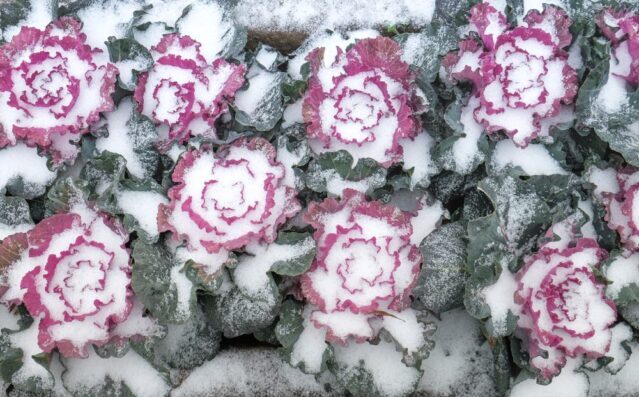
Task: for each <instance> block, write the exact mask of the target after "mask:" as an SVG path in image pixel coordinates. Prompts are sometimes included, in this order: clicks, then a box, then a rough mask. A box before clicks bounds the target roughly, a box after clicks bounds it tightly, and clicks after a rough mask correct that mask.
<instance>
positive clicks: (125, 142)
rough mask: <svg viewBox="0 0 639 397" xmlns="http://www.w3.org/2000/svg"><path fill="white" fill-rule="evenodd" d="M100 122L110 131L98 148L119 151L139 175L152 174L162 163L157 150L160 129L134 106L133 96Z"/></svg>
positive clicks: (113, 151)
mask: <svg viewBox="0 0 639 397" xmlns="http://www.w3.org/2000/svg"><path fill="white" fill-rule="evenodd" d="M99 126H102V127H104V128H105V129H106V135H105V136H102V137H99V138H98V139H97V140H96V142H95V147H96V150H97V151H98V152H99V153H100V152H104V151H108V152H111V153H117V154H119V155H121V156H122V157H124V159H125V160H126V168H127V170H128V171H129V172H130V173H131V175H133V176H135V177H137V178H148V177H150V176H152V175H153V174H154V172H155V170H156V169H157V167H158V161H159V154H158V153H157V152H156V151H155V147H154V144H155V141H156V140H157V137H158V135H157V131H156V129H155V125H154V124H153V122H152V121H151V120H149V119H148V118H146V117H145V116H142V115H141V114H140V113H138V112H137V111H136V110H135V108H134V103H133V101H132V100H131V98H130V97H129V98H124V99H122V100H121V101H120V103H119V104H118V108H117V109H116V110H115V111H113V112H110V113H107V114H106V115H105V119H104V121H103V122H101V124H99Z"/></svg>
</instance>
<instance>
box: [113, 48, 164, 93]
mask: <svg viewBox="0 0 639 397" xmlns="http://www.w3.org/2000/svg"><path fill="white" fill-rule="evenodd" d="M106 47H107V50H108V51H109V58H110V59H111V62H113V63H115V64H116V65H117V66H118V68H119V69H120V73H119V75H118V83H119V84H120V87H122V88H123V89H125V90H128V91H133V90H135V86H136V84H137V80H138V78H137V77H138V75H139V74H140V73H141V72H145V71H147V70H150V69H151V67H153V57H152V56H151V53H150V52H149V50H147V49H146V47H144V46H143V45H142V44H140V43H138V42H137V41H135V40H134V39H131V38H123V39H116V38H115V37H109V40H108V41H107V43H106Z"/></svg>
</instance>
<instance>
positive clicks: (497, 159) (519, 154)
mask: <svg viewBox="0 0 639 397" xmlns="http://www.w3.org/2000/svg"><path fill="white" fill-rule="evenodd" d="M490 166H491V167H492V168H493V169H494V170H495V171H497V172H500V171H502V170H504V169H506V168H510V167H518V168H520V169H521V170H522V171H523V172H524V173H525V174H526V175H554V174H560V175H566V174H567V173H568V172H567V171H566V170H565V169H564V168H563V167H562V166H561V164H560V163H559V162H558V161H557V160H556V159H555V158H553V157H552V155H551V154H550V152H549V151H548V149H546V147H545V146H544V145H543V144H529V145H528V146H526V147H525V148H519V147H517V146H516V145H515V144H514V143H513V141H511V140H503V141H499V142H498V143H497V144H496V145H495V149H494V150H493V152H492V155H491V157H490Z"/></svg>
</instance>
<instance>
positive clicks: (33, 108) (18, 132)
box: [0, 17, 117, 164]
mask: <svg viewBox="0 0 639 397" xmlns="http://www.w3.org/2000/svg"><path fill="white" fill-rule="evenodd" d="M80 29H81V24H80V22H78V21H77V20H75V19H73V18H70V17H63V18H60V19H59V20H57V21H55V22H52V23H51V24H49V25H48V26H47V27H46V28H45V29H44V30H40V29H36V28H31V27H22V29H21V30H20V32H19V33H18V34H16V35H15V36H13V38H12V39H11V41H10V42H8V43H6V44H4V45H2V46H0V103H1V104H2V112H0V148H1V147H5V146H12V145H15V144H16V143H17V142H18V141H19V140H21V141H24V142H26V143H27V144H28V145H30V146H35V145H37V146H40V147H42V148H45V149H47V150H48V151H49V152H50V153H51V154H52V155H53V159H54V162H55V163H56V164H59V163H61V162H63V161H70V160H72V159H74V158H75V156H76V154H77V148H76V146H75V145H73V144H72V143H73V142H77V141H78V140H79V139H80V136H81V135H82V134H84V133H86V132H87V131H88V129H89V126H90V125H91V124H92V123H94V122H96V121H97V120H98V119H99V117H100V112H104V111H110V110H113V108H114V105H113V100H112V99H111V94H112V93H113V92H114V91H115V81H116V75H117V68H116V67H115V66H114V65H112V64H110V63H104V62H102V61H101V59H103V57H102V56H100V53H101V52H102V51H101V50H99V49H97V48H91V47H90V46H89V45H87V44H86V43H85V40H86V36H85V35H84V34H83V33H81V32H80Z"/></svg>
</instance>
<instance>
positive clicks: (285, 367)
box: [171, 348, 325, 397]
mask: <svg viewBox="0 0 639 397" xmlns="http://www.w3.org/2000/svg"><path fill="white" fill-rule="evenodd" d="M324 393H325V389H324V388H323V387H322V386H321V385H320V384H319V383H318V382H317V381H316V380H315V378H314V377H313V376H312V375H305V374H301V373H300V372H299V370H297V369H295V368H293V367H291V366H290V365H289V364H288V363H286V362H284V361H283V360H282V358H281V357H280V355H279V354H278V352H277V351H276V350H275V349H265V348H242V349H237V348H231V349H227V350H224V351H223V352H221V353H220V354H218V355H217V356H216V357H215V358H214V359H213V360H211V361H208V362H206V363H204V364H203V365H202V366H200V367H198V368H196V369H195V370H193V371H192V372H191V373H190V375H189V377H187V378H186V379H185V380H184V381H183V382H182V383H181V384H180V386H178V387H177V388H176V389H175V390H173V392H172V393H171V395H172V396H173V397H208V396H211V395H220V396H224V395H246V396H249V395H255V394H273V395H307V394H310V395H322V394H324Z"/></svg>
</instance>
